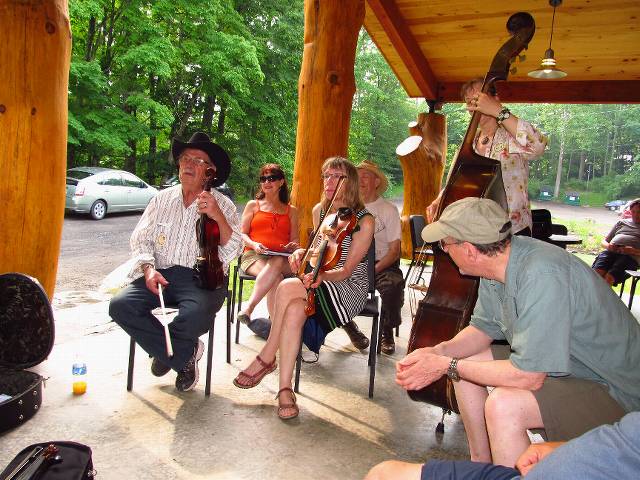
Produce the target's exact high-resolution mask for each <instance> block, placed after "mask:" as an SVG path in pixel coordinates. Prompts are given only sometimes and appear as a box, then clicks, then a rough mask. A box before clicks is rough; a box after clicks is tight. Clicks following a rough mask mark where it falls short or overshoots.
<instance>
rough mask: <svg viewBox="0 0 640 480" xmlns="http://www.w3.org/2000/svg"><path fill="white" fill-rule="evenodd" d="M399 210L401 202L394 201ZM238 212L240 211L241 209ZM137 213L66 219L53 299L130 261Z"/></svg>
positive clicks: (605, 220) (556, 211) (589, 212)
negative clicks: (130, 243) (132, 234)
mask: <svg viewBox="0 0 640 480" xmlns="http://www.w3.org/2000/svg"><path fill="white" fill-rule="evenodd" d="M394 203H395V204H396V205H398V206H399V208H400V209H401V208H402V199H396V200H394ZM533 208H547V209H549V210H550V211H551V215H552V216H553V217H554V218H557V219H560V223H561V221H562V219H566V220H580V219H582V220H584V219H591V220H593V221H594V223H595V226H596V228H597V229H598V231H599V232H601V233H602V234H606V233H607V232H608V231H609V229H610V228H611V226H612V225H613V224H614V223H615V222H616V220H617V218H618V215H617V213H615V212H611V211H609V210H607V209H605V208H604V207H573V206H570V205H564V204H558V203H552V202H533ZM239 211H242V210H241V209H240V210H239ZM140 215H141V214H139V213H134V214H113V215H108V216H107V217H105V218H104V220H100V221H95V220H91V219H90V218H89V217H87V216H77V215H73V216H66V217H65V219H64V227H63V230H62V245H61V250H60V259H59V263H58V275H57V278H56V288H55V292H56V295H58V294H61V293H62V292H67V291H95V290H97V289H98V287H99V285H100V283H101V282H102V279H103V278H104V277H105V276H106V275H107V274H108V273H109V272H111V271H112V270H114V269H115V268H116V267H117V266H119V265H121V264H122V263H124V262H125V261H126V260H127V259H128V257H129V237H130V235H131V232H132V231H133V229H134V227H135V226H136V224H137V223H138V220H139V219H140Z"/></svg>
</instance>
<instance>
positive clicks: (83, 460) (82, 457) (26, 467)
mask: <svg viewBox="0 0 640 480" xmlns="http://www.w3.org/2000/svg"><path fill="white" fill-rule="evenodd" d="M52 445H53V446H54V447H55V448H52V447H51V446H52ZM95 476H96V471H95V470H94V469H93V462H92V460H91V448H89V447H88V446H87V445H83V444H82V443H76V442H62V441H61V442H58V441H55V442H45V443H34V444H33V445H29V446H28V447H26V448H24V449H23V450H22V451H21V452H20V453H18V455H16V456H15V458H14V459H13V460H11V462H10V463H9V465H8V466H7V468H5V469H4V470H3V471H2V473H0V480H18V479H20V480H30V479H34V480H35V479H37V480H86V479H90V478H93V477H95Z"/></svg>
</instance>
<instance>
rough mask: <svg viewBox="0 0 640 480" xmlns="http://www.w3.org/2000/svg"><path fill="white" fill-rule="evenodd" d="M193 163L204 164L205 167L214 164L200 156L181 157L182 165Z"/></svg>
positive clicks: (196, 164)
mask: <svg viewBox="0 0 640 480" xmlns="http://www.w3.org/2000/svg"><path fill="white" fill-rule="evenodd" d="M187 163H189V164H191V165H195V166H197V167H198V166H200V165H204V166H205V167H213V164H211V163H210V162H208V161H207V160H205V159H203V158H199V157H192V156H191V155H183V156H182V157H180V165H185V164H187Z"/></svg>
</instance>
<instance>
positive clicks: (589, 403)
mask: <svg viewBox="0 0 640 480" xmlns="http://www.w3.org/2000/svg"><path fill="white" fill-rule="evenodd" d="M491 352H492V353H493V358H495V359H496V360H505V359H507V358H509V352H510V348H509V345H492V346H491ZM531 393H533V395H534V397H535V398H536V401H537V402H538V407H539V408H540V415H541V416H542V423H544V433H543V436H545V438H546V440H548V441H554V442H555V441H566V440H570V439H572V438H575V437H578V436H580V435H582V434H583V433H585V432H588V431H589V430H591V429H593V428H595V427H597V426H599V425H603V424H605V423H608V424H612V423H614V422H616V421H618V420H620V418H622V417H623V416H624V415H625V414H626V412H625V410H624V409H623V408H622V407H621V406H620V404H619V403H618V402H617V401H616V400H615V399H614V398H613V397H612V396H611V395H609V391H608V388H607V386H606V385H603V384H601V383H598V382H594V381H592V380H585V379H582V378H576V377H547V378H546V379H545V381H544V384H543V385H542V388H540V389H538V390H536V391H534V392H531Z"/></svg>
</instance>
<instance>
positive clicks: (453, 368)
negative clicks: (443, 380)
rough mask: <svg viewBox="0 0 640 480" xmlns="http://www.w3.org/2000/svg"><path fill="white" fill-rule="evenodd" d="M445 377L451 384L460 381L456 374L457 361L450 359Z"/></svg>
mask: <svg viewBox="0 0 640 480" xmlns="http://www.w3.org/2000/svg"><path fill="white" fill-rule="evenodd" d="M447 377H449V380H451V381H452V382H457V381H458V380H460V375H459V374H458V359H457V358H452V359H451V363H449V369H448V370H447Z"/></svg>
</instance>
